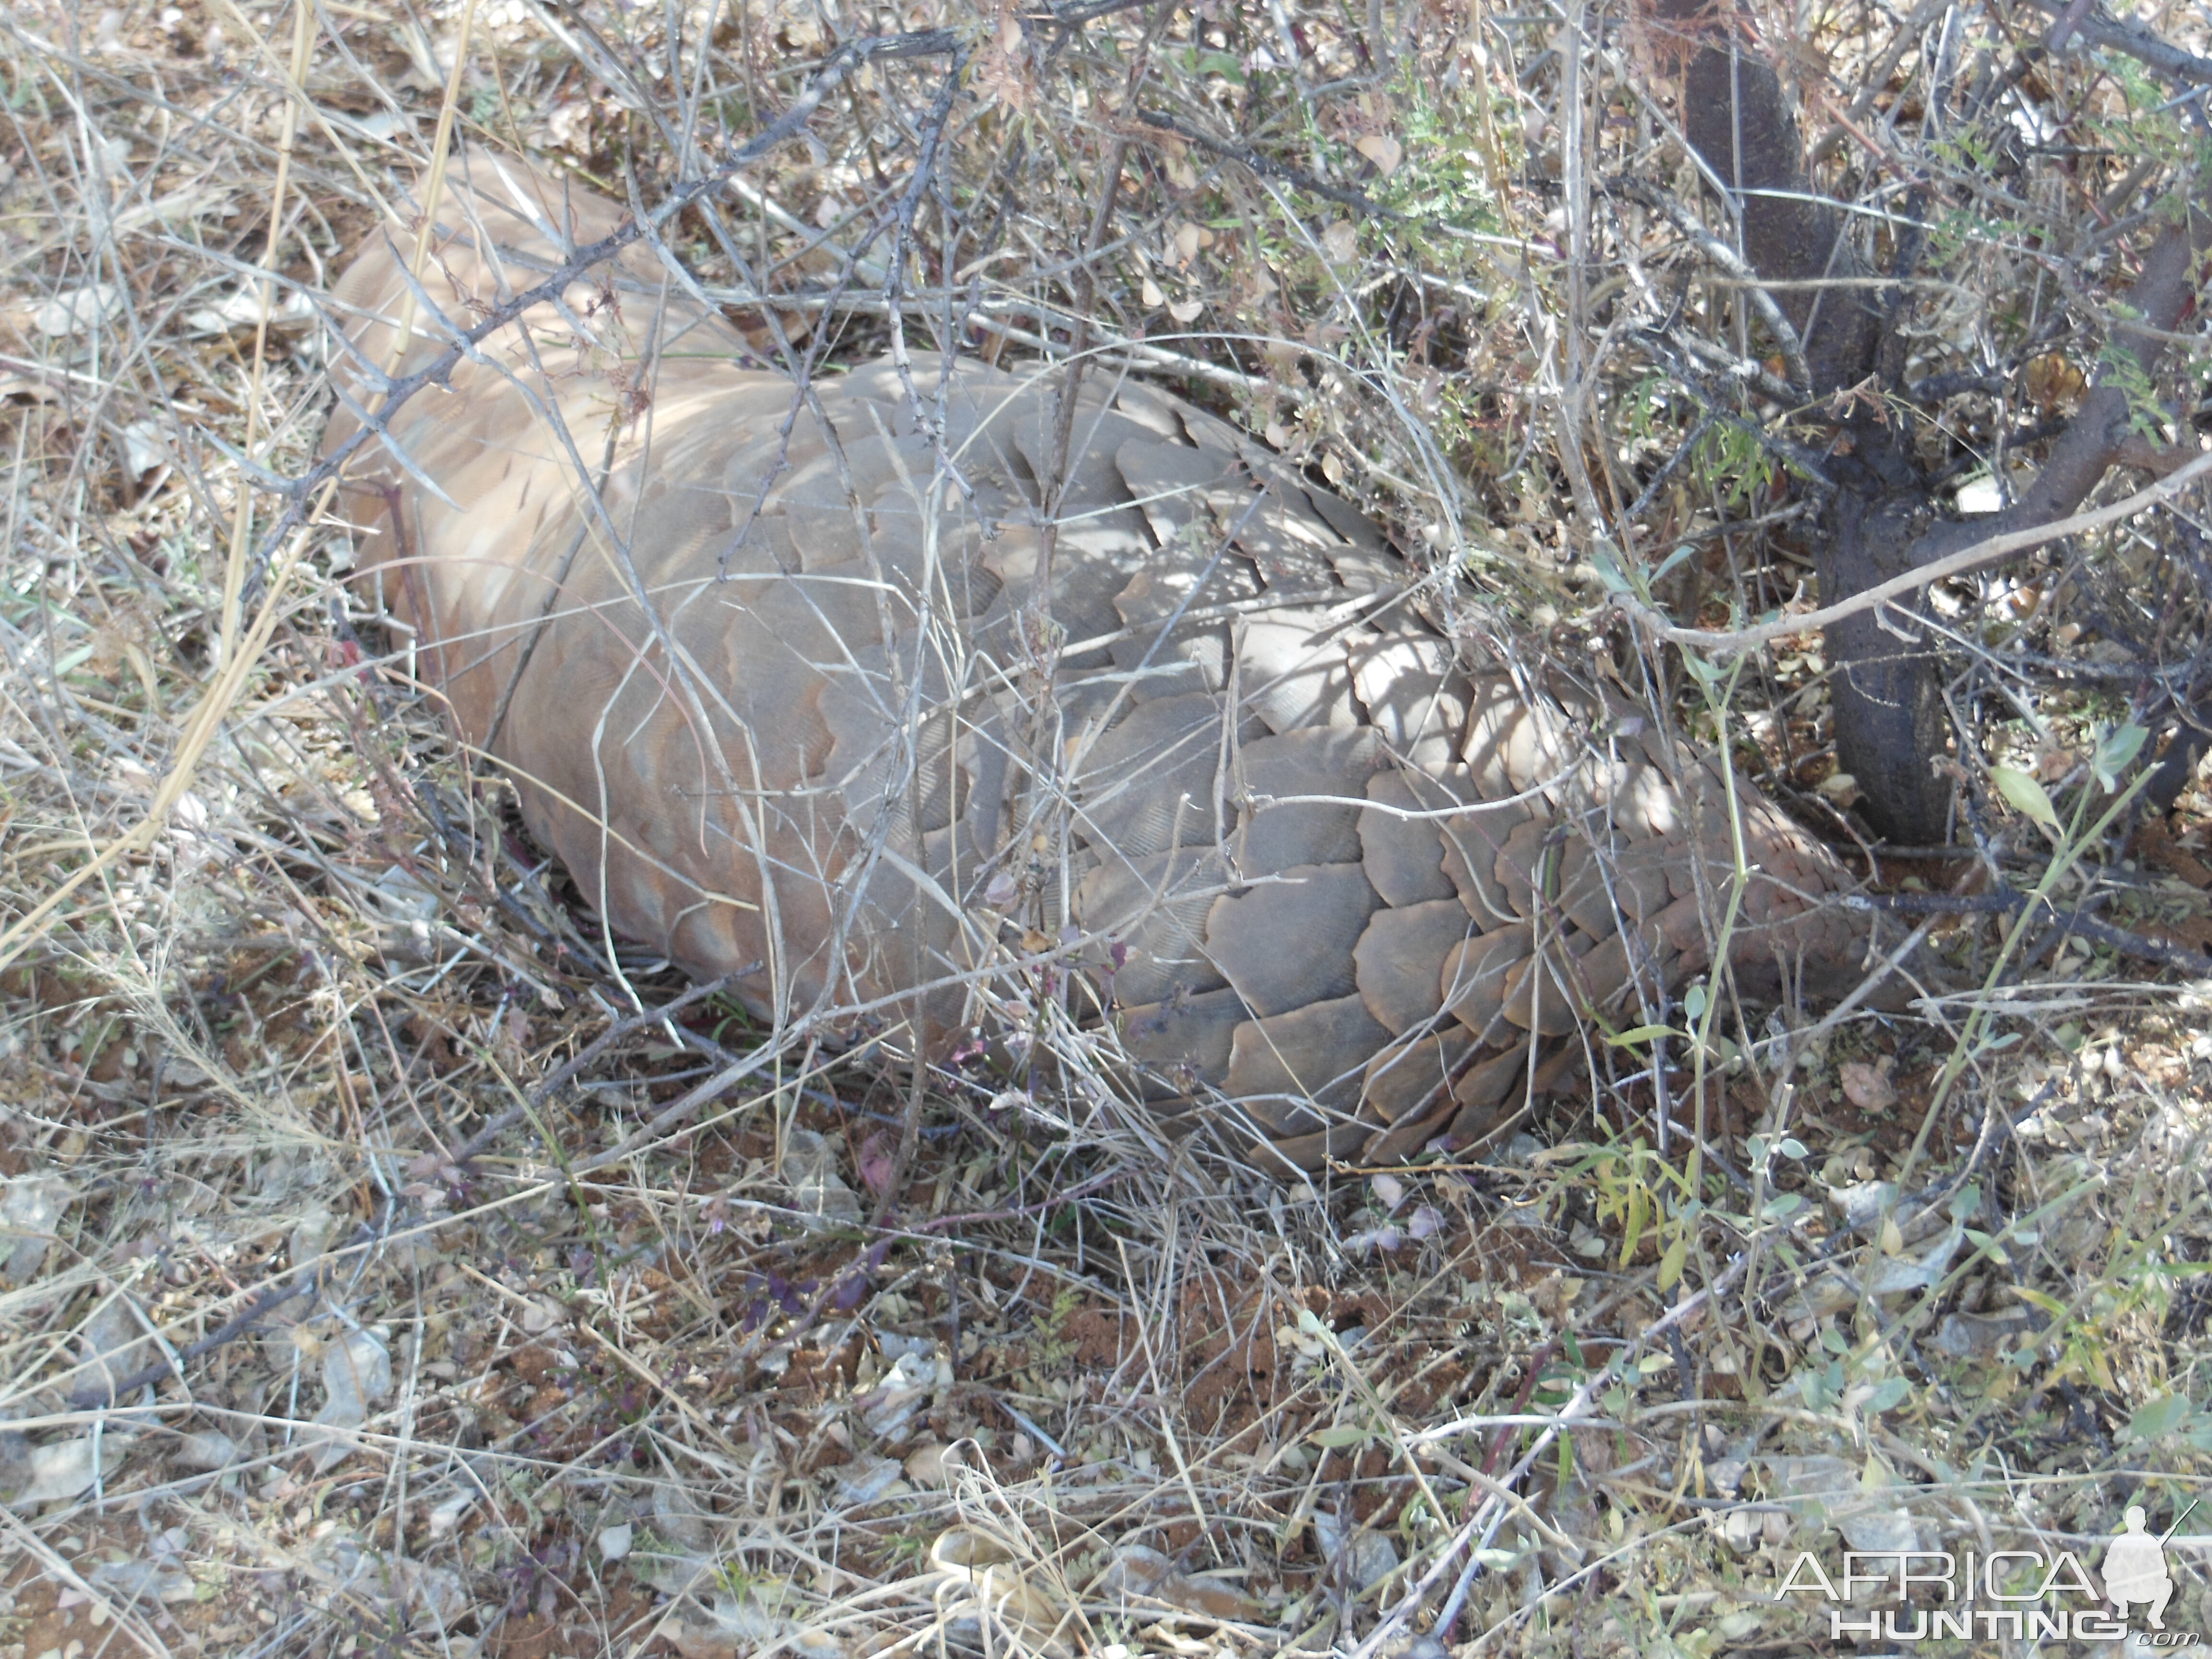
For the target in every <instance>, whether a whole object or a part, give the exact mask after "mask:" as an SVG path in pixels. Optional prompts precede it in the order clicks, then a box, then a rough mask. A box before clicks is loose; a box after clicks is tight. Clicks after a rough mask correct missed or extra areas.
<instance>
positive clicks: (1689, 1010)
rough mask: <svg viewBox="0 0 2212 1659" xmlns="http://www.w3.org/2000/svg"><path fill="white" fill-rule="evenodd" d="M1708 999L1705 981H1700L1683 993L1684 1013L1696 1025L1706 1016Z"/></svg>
mask: <svg viewBox="0 0 2212 1659" xmlns="http://www.w3.org/2000/svg"><path fill="white" fill-rule="evenodd" d="M1706 999H1707V994H1706V991H1705V982H1704V981H1699V982H1698V983H1697V984H1695V985H1692V987H1690V988H1689V989H1688V990H1686V991H1685V992H1683V993H1682V1015H1683V1018H1686V1019H1687V1020H1688V1021H1689V1022H1690V1024H1692V1025H1695V1024H1697V1023H1698V1022H1699V1020H1701V1019H1703V1018H1705V1003H1706Z"/></svg>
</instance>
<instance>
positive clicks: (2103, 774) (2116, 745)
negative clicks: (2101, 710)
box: [2089, 726, 2150, 795]
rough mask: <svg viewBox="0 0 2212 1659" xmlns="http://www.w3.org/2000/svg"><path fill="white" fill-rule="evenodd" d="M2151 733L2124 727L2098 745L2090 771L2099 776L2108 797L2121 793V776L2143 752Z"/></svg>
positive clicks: (2109, 734) (2139, 728) (2115, 730)
mask: <svg viewBox="0 0 2212 1659" xmlns="http://www.w3.org/2000/svg"><path fill="white" fill-rule="evenodd" d="M2149 738H2150V733H2149V732H2146V731H2145V730H2143V728H2142V726H2119V727H2118V728H2116V729H2114V730H2113V731H2111V732H2106V734H2105V738H2104V741H2102V742H2101V743H2100V744H2098V745H2097V752H2096V754H2095V756H2094V757H2092V759H2091V760H2090V762H2089V769H2090V770H2091V771H2092V772H2094V773H2095V774H2096V775H2097V782H2098V784H2099V785H2100V787H2102V788H2103V789H2104V791H2105V793H2106V794H2108V795H2111V794H2117V793H2118V791H2119V787H2120V782H2119V775H2120V774H2121V773H2122V772H2124V771H2125V770H2127V768H2128V763H2129V762H2130V761H2132V760H2133V759H2135V757H2136V756H2137V755H2139V754H2141V753H2142V746H2143V744H2145V743H2146V742H2148V740H2149Z"/></svg>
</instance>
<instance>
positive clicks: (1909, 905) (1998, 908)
mask: <svg viewBox="0 0 2212 1659" xmlns="http://www.w3.org/2000/svg"><path fill="white" fill-rule="evenodd" d="M1838 902H1839V903H1841V904H1842V906H1843V907H1844V908H1845V909H1850V910H1888V911H1892V912H1894V913H1896V914H1898V915H1908V916H1929V915H1936V916H1942V915H1999V916H2002V915H2013V914H2014V913H2015V912H2016V911H2020V910H2025V909H2027V908H2030V907H2031V906H2033V905H2037V904H2040V905H2042V906H2043V907H2044V908H2045V909H2047V910H2049V911H2050V912H2051V927H2052V929H2053V931H2055V932H2056V933H2059V934H2062V935H2063V934H2068V933H2074V934H2079V935H2080V936H2081V938H2083V939H2093V940H2095V941H2096V942H2097V943H2098V944H2100V945H2110V946H2111V947H2112V949H2113V950H2115V951H2120V952H2122V953H2123V954H2124V955H2127V956H2131V957H2142V959H2143V960H2144V961H2146V962H2155V963H2160V964H2161V965H2162V966H2164V967H2167V968H2178V969H2181V970H2182V971H2183V972H2184V973H2187V974H2193V975H2196V976H2197V978H2199V979H2212V957H2208V956H2205V955H2204V954H2203V953H2202V952H2201V951H2191V950H2190V949H2188V948H2187V947H2185V946H2184V945H2168V944H2166V943H2165V942H2164V941H2163V940H2160V939H2145V938H2144V937H2143V936H2142V934H2141V933H2135V932H2133V931H2132V930H2130V929H2129V928H2125V927H2113V926H2112V925H2111V924H2110V923H2109V922H2102V921H2093V920H2091V919H2090V917H2089V916H2087V915H2086V914H2084V913H2083V912H2082V911H2081V910H2080V909H2078V908H2076V909H2074V910H2069V911H2068V912H2066V913H2065V914H2064V915H2061V914H2060V913H2059V910H2058V907H2057V906H2056V905H2054V904H2052V903H2051V901H2050V900H2049V899H2048V898H2044V897H2039V896H2037V895H2035V894H2033V893H2021V892H2016V891H2015V890H2013V889H2011V888H2009V887H2008V888H2002V889H2000V890H1998V891H1996V892H1994V893H1855V894H1852V895H1850V896H1847V897H1845V898H1844V899H1842V900H1839V901H1838ZM2047 937H2048V936H2047V935H2046V938H2047Z"/></svg>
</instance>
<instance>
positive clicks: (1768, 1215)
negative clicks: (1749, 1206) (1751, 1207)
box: [1759, 1193, 1805, 1221]
mask: <svg viewBox="0 0 2212 1659" xmlns="http://www.w3.org/2000/svg"><path fill="white" fill-rule="evenodd" d="M1804 1207H1805V1200H1804V1196H1803V1195H1802V1194H1798V1193H1778V1194H1776V1195H1775V1196H1774V1197H1772V1198H1770V1199H1768V1200H1766V1204H1765V1207H1764V1208H1762V1209H1761V1210H1760V1211H1759V1219H1760V1220H1762V1221H1779V1220H1781V1219H1782V1218H1784V1216H1792V1215H1796V1213H1797V1212H1798V1211H1800V1210H1802V1209H1803V1208H1804Z"/></svg>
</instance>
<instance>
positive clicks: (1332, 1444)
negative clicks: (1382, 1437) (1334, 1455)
mask: <svg viewBox="0 0 2212 1659" xmlns="http://www.w3.org/2000/svg"><path fill="white" fill-rule="evenodd" d="M1306 1438H1307V1439H1309V1440H1310V1441H1312V1442H1313V1443H1314V1444H1315V1445H1316V1446H1320V1447H1322V1448H1324V1449H1328V1450H1329V1451H1339V1450H1341V1449H1343V1448H1344V1447H1346V1446H1364V1445H1365V1444H1366V1443H1368V1442H1369V1441H1370V1440H1372V1439H1373V1438H1374V1436H1373V1435H1372V1434H1370V1432H1369V1431H1366V1430H1365V1429H1355V1428H1342V1429H1323V1430H1322V1431H1319V1432H1318V1433H1316V1434H1310V1435H1308V1436H1307V1437H1306Z"/></svg>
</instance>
